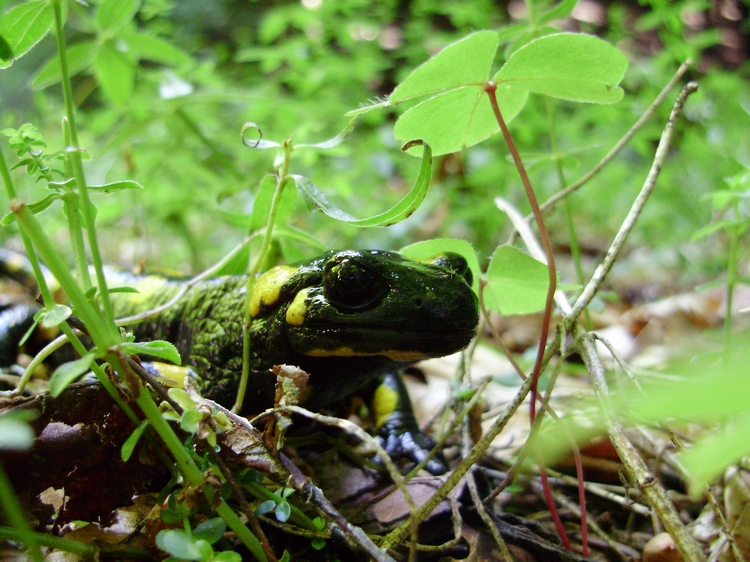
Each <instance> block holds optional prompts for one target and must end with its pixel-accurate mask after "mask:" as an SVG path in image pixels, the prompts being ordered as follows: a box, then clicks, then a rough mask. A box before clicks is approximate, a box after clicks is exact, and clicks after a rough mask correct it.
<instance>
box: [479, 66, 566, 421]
mask: <svg viewBox="0 0 750 562" xmlns="http://www.w3.org/2000/svg"><path fill="white" fill-rule="evenodd" d="M484 91H485V92H486V93H487V95H488V96H489V98H490V104H491V105H492V111H493V113H494V114H495V119H497V123H498V125H500V130H501V131H502V132H503V138H504V139H505V143H506V144H507V145H508V150H510V154H511V156H512V157H513V162H514V164H515V165H516V169H517V170H518V175H519V176H521V183H523V187H524V189H525V190H526V197H527V198H528V200H529V204H530V205H531V211H532V212H533V214H534V221H535V222H536V225H537V229H538V230H539V241H540V242H541V244H542V248H544V253H545V254H546V256H547V272H548V274H549V288H548V289H547V300H546V302H545V305H544V319H543V320H542V333H541V334H540V336H539V348H538V349H537V353H536V361H535V362H534V370H533V371H532V375H531V376H532V378H533V382H532V383H531V405H530V409H531V412H530V417H531V423H532V424H533V423H534V419H535V418H536V395H537V382H538V379H539V373H540V371H541V370H542V361H543V360H544V348H545V345H546V343H547V338H548V336H549V325H550V322H551V319H552V307H553V305H554V298H555V290H556V289H557V269H556V268H555V256H554V255H553V253H552V242H551V241H550V238H549V232H547V227H546V226H544V220H543V219H542V212H541V211H540V210H539V203H538V201H537V199H536V195H535V194H534V188H532V187H531V181H530V180H529V175H528V174H527V173H526V168H525V167H524V165H523V162H522V161H521V156H520V154H518V150H517V149H516V145H515V143H514V142H513V138H512V137H511V136H510V131H508V126H507V125H506V124H505V120H504V119H503V116H502V114H501V113H500V107H499V106H498V105H497V97H496V96H495V93H496V92H497V85H496V84H495V83H494V82H493V81H491V80H490V81H488V82H487V83H486V84H485V86H484Z"/></svg>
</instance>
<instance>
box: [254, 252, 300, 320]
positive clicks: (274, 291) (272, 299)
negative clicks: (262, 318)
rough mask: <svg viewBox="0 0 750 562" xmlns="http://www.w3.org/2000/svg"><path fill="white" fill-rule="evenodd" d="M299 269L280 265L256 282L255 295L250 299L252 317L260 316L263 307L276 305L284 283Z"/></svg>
mask: <svg viewBox="0 0 750 562" xmlns="http://www.w3.org/2000/svg"><path fill="white" fill-rule="evenodd" d="M297 269H298V268H296V267H290V266H288V265H279V266H276V267H274V268H272V269H269V270H268V271H266V272H265V273H264V274H263V275H261V276H260V277H259V278H258V281H256V283H255V287H254V288H253V295H252V297H250V316H252V317H256V316H258V314H260V308H261V306H273V305H274V304H276V302H277V301H278V300H279V295H280V294H281V289H282V287H283V286H284V283H286V282H287V279H289V277H290V276H291V275H292V274H293V273H295V272H296V271H297Z"/></svg>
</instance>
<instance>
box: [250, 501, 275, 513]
mask: <svg viewBox="0 0 750 562" xmlns="http://www.w3.org/2000/svg"><path fill="white" fill-rule="evenodd" d="M274 509H276V502H275V501H273V500H266V501H264V502H263V503H262V504H260V505H259V506H258V507H257V508H256V509H255V515H265V514H266V513H268V512H269V511H273V510H274Z"/></svg>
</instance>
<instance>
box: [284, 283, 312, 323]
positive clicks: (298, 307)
mask: <svg viewBox="0 0 750 562" xmlns="http://www.w3.org/2000/svg"><path fill="white" fill-rule="evenodd" d="M309 291H310V288H309V287H308V288H306V289H302V290H301V291H300V292H298V293H297V294H296V295H295V297H294V300H293V301H292V303H291V304H290V305H289V308H287V309H286V323H287V324H291V325H292V326H301V325H302V324H304V322H305V316H306V315H307V293H308V292H309Z"/></svg>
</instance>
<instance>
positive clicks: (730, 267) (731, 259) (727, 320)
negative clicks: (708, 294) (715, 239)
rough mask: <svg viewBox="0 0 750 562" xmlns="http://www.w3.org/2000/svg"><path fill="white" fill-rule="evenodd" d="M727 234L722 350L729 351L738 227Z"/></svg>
mask: <svg viewBox="0 0 750 562" xmlns="http://www.w3.org/2000/svg"><path fill="white" fill-rule="evenodd" d="M732 211H733V214H734V220H737V219H738V218H739V217H740V209H739V204H738V203H737V201H736V200H735V202H734V203H733V205H732ZM727 234H729V255H728V256H727V297H726V301H727V312H726V316H724V349H729V348H730V346H731V344H732V301H733V300H734V287H735V285H736V284H737V253H738V252H739V242H740V227H739V226H737V225H733V226H731V227H730V228H729V229H728V231H727Z"/></svg>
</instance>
